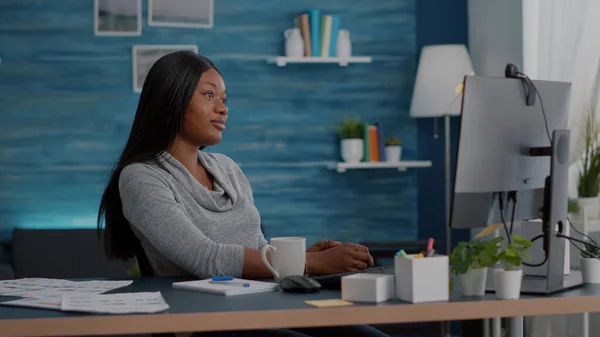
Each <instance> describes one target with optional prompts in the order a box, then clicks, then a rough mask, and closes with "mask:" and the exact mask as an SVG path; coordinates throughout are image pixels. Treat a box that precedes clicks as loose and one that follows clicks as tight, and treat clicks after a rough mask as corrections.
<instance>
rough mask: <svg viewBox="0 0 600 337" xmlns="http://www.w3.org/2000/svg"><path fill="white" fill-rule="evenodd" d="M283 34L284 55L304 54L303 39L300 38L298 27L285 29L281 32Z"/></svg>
mask: <svg viewBox="0 0 600 337" xmlns="http://www.w3.org/2000/svg"><path fill="white" fill-rule="evenodd" d="M283 36H285V56H287V57H302V56H304V40H303V39H302V34H301V33H300V28H289V29H286V30H285V31H284V33H283Z"/></svg>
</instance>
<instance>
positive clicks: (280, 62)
mask: <svg viewBox="0 0 600 337" xmlns="http://www.w3.org/2000/svg"><path fill="white" fill-rule="evenodd" d="M371 61H372V58H371V57H370V56H352V57H312V56H310V57H309V56H305V57H287V56H275V57H270V58H268V59H267V63H274V64H277V66H278V67H285V66H286V65H287V64H288V63H337V64H339V66H340V67H346V66H348V64H350V63H371Z"/></svg>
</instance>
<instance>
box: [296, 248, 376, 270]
mask: <svg viewBox="0 0 600 337" xmlns="http://www.w3.org/2000/svg"><path fill="white" fill-rule="evenodd" d="M306 258H307V259H308V260H307V262H308V270H307V272H308V274H309V275H311V274H312V275H327V274H338V273H346V272H355V271H359V270H363V269H366V268H369V267H371V266H373V257H372V256H371V254H369V249H368V248H367V247H365V246H362V245H359V244H356V243H343V244H339V245H337V246H335V247H333V248H329V249H326V250H322V251H319V252H309V253H308V254H307V256H306Z"/></svg>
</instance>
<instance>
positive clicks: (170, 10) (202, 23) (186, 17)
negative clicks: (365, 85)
mask: <svg viewBox="0 0 600 337" xmlns="http://www.w3.org/2000/svg"><path fill="white" fill-rule="evenodd" d="M214 8H215V6H214V0H148V26H157V27H181V28H212V27H213V17H214Z"/></svg>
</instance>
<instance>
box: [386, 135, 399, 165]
mask: <svg viewBox="0 0 600 337" xmlns="http://www.w3.org/2000/svg"><path fill="white" fill-rule="evenodd" d="M401 155H402V139H400V138H398V137H393V136H392V137H387V138H386V139H385V160H386V161H388V162H392V163H397V162H399V161H400V156H401Z"/></svg>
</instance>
